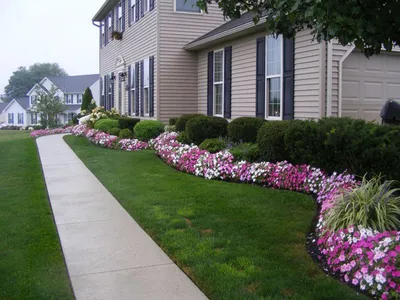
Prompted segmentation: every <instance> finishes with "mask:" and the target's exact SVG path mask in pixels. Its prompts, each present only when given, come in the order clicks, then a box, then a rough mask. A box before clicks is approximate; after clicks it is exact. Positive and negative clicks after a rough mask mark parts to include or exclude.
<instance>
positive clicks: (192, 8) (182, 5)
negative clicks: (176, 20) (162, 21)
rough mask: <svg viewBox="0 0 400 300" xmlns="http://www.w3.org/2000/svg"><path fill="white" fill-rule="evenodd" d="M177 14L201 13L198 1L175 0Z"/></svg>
mask: <svg viewBox="0 0 400 300" xmlns="http://www.w3.org/2000/svg"><path fill="white" fill-rule="evenodd" d="M175 12H189V13H201V9H200V7H198V6H197V0H175Z"/></svg>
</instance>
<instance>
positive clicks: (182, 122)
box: [175, 114, 204, 132]
mask: <svg viewBox="0 0 400 300" xmlns="http://www.w3.org/2000/svg"><path fill="white" fill-rule="evenodd" d="M200 116H204V115H202V114H187V115H182V116H180V117H179V118H178V119H177V120H176V123H175V127H176V131H178V132H183V131H185V129H186V123H187V122H188V121H189V120H190V119H193V118H197V117H200Z"/></svg>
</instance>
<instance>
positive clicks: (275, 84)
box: [265, 35, 283, 119]
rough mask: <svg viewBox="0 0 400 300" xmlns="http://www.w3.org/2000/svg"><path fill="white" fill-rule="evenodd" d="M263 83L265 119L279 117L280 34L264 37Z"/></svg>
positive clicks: (280, 109)
mask: <svg viewBox="0 0 400 300" xmlns="http://www.w3.org/2000/svg"><path fill="white" fill-rule="evenodd" d="M265 43H266V45H265V47H266V51H265V56H266V57H265V64H266V68H265V70H266V72H265V79H266V80H265V83H266V90H265V96H266V99H265V101H266V105H265V107H266V116H267V119H268V118H269V119H280V118H281V116H282V107H283V106H282V99H283V96H282V89H283V86H282V84H283V78H282V75H283V74H282V73H283V72H282V70H283V60H282V51H283V47H282V43H283V42H282V36H281V35H280V36H278V37H277V38H275V37H273V36H268V37H267V38H266V39H265Z"/></svg>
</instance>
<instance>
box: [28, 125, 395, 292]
mask: <svg viewBox="0 0 400 300" xmlns="http://www.w3.org/2000/svg"><path fill="white" fill-rule="evenodd" d="M57 133H72V134H74V135H76V136H85V137H86V138H88V139H89V140H90V141H91V142H92V143H94V144H96V145H99V146H101V147H105V148H111V149H120V150H125V151H138V150H143V149H154V150H155V152H156V154H157V155H158V156H159V157H160V158H161V159H162V160H163V161H164V162H165V163H167V164H168V165H170V166H172V167H174V168H175V169H177V170H180V171H183V172H186V173H189V174H193V175H196V176H201V177H204V178H206V179H220V180H230V181H237V182H245V183H251V184H259V185H262V186H266V187H271V188H277V189H286V190H292V191H299V192H305V193H309V194H314V195H315V198H316V201H317V203H318V204H319V205H320V208H321V210H320V213H319V216H318V222H317V225H316V227H315V238H316V241H314V242H315V243H316V244H317V246H318V248H319V249H318V250H319V251H320V253H322V255H323V256H324V257H318V258H319V259H323V261H325V262H326V265H327V266H328V268H329V271H330V272H331V273H334V274H338V275H339V276H340V278H341V279H342V280H343V281H345V282H346V283H348V284H350V285H352V286H353V287H356V288H358V289H360V290H361V291H364V292H367V293H369V294H370V295H373V296H375V297H380V298H382V299H390V298H397V297H398V293H400V266H399V265H396V261H397V259H398V258H399V260H400V232H399V231H385V232H378V231H373V230H371V229H369V228H363V227H361V226H358V227H354V226H351V227H349V228H346V229H343V230H339V231H338V232H330V231H328V230H326V228H325V227H324V224H325V223H324V216H325V214H326V212H327V211H328V210H330V209H331V208H332V207H333V205H334V203H335V201H336V199H338V197H340V196H341V194H342V193H343V191H344V190H347V189H350V188H353V187H355V186H357V184H358V182H357V181H356V180H355V178H354V176H353V175H350V174H346V173H342V174H337V173H333V174H332V175H331V176H329V175H327V174H325V173H324V172H322V171H321V170H320V169H317V168H314V167H311V166H309V165H292V164H290V163H288V162H286V161H283V162H277V163H269V162H261V163H249V162H246V161H239V162H234V161H233V156H232V154H230V153H229V151H220V152H218V153H215V154H211V153H210V152H208V151H206V150H201V149H199V148H198V147H197V146H193V145H185V144H182V143H180V142H178V141H177V137H178V134H177V133H176V132H170V133H163V134H161V135H160V136H158V137H157V138H155V139H153V140H150V141H149V142H148V143H146V142H141V141H138V140H136V139H119V138H118V137H116V136H112V135H109V134H107V133H104V132H100V131H97V130H95V129H90V128H88V127H87V126H86V125H77V126H74V127H68V128H66V129H53V130H38V131H33V132H32V133H31V136H32V137H39V136H43V135H48V134H57Z"/></svg>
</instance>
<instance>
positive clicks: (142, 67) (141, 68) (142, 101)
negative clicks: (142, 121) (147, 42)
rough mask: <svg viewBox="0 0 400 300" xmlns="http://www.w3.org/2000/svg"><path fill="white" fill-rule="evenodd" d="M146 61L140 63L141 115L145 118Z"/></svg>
mask: <svg viewBox="0 0 400 300" xmlns="http://www.w3.org/2000/svg"><path fill="white" fill-rule="evenodd" d="M143 77H144V61H143V60H142V61H141V62H140V115H141V116H142V117H143V116H144V107H143V106H144V97H143V96H144V80H143V79H144V78H143Z"/></svg>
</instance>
